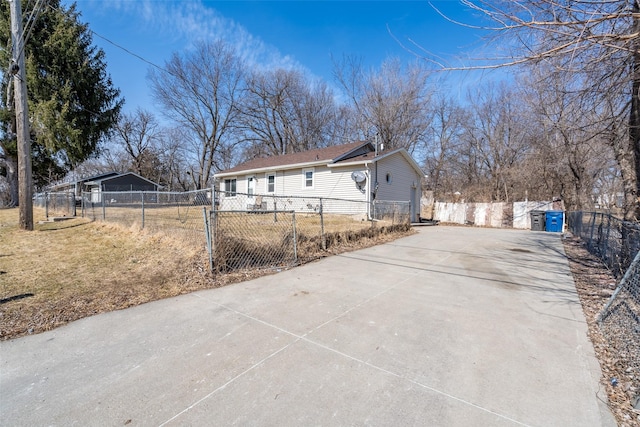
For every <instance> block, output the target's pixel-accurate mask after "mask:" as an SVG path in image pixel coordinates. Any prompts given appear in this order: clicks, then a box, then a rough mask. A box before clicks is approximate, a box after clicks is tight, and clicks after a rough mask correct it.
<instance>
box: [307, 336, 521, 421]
mask: <svg viewBox="0 0 640 427" xmlns="http://www.w3.org/2000/svg"><path fill="white" fill-rule="evenodd" d="M300 338H301V340H303V341H306V342H308V343H310V344H314V345H316V346H317V347H320V348H323V349H325V350H327V351H331V352H333V353H335V354H338V355H340V356H342V357H345V358H347V359H351V360H353V361H354V362H358V363H361V364H363V365H365V366H368V367H370V368H373V369H375V370H378V371H380V372H383V373H385V374H387V375H391V376H393V377H396V378H399V379H402V380H405V381H408V382H410V383H411V384H415V385H417V386H419V387H422V388H424V389H427V390H429V391H432V392H434V393H437V394H439V395H441V396H444V397H447V398H449V399H452V400H455V401H457V402H460V403H462V404H465V405H467V406H471V407H472V408H475V409H479V410H481V411H483V412H487V413H489V414H491V415H495V416H496V417H498V418H502V419H504V420H507V421H511V422H513V423H515V424H517V425H520V426H525V427H531V426H529V424H525V423H522V422H520V421H518V420H515V419H513V418H511V417H509V416H507V415H503V414H500V413H498V412H495V411H492V410H491V409H488V408H485V407H483V406H480V405H478V404H475V403H473V402H469V401H468V400H465V399H462V398H460V397H457V396H454V395H452V394H449V393H447V392H445V391H442V390H438V389H436V388H434V387H431V386H428V385H426V384H422V383H421V382H419V381H416V380H412V379H411V378H407V377H405V376H403V375H400V374H398V373H395V372H392V371H389V370H388V369H385V368H382V367H380V366H377V365H374V364H372V363H369V362H367V361H365V360H361V359H358V358H357V357H354V356H351V355H349V354H346V353H343V352H341V351H339V350H336V349H334V348H331V347H328V346H326V345H324V344H322V343H318V342H316V341H313V340H310V339H308V338H306V337H300Z"/></svg>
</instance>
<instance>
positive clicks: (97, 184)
mask: <svg viewBox="0 0 640 427" xmlns="http://www.w3.org/2000/svg"><path fill="white" fill-rule="evenodd" d="M159 188H160V185H159V184H157V183H155V182H153V181H150V180H148V179H146V178H143V177H141V176H140V175H138V174H136V173H133V172H127V173H122V174H120V173H117V172H108V173H103V174H100V175H95V176H91V177H88V178H82V179H79V180H74V181H70V182H65V183H62V184H57V185H52V186H51V187H50V188H49V191H55V192H65V191H66V192H73V193H74V194H75V195H76V196H78V197H79V196H81V195H82V193H83V192H91V201H92V202H94V203H95V202H99V201H100V200H101V199H100V194H101V193H102V192H103V191H108V192H111V191H158V189H159Z"/></svg>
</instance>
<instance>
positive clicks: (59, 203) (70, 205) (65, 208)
mask: <svg viewBox="0 0 640 427" xmlns="http://www.w3.org/2000/svg"><path fill="white" fill-rule="evenodd" d="M33 205H34V206H35V207H39V208H43V209H44V210H45V215H46V217H47V219H48V218H49V217H54V216H64V217H72V216H76V197H75V194H74V193H73V192H68V191H64V192H44V193H36V194H34V196H33Z"/></svg>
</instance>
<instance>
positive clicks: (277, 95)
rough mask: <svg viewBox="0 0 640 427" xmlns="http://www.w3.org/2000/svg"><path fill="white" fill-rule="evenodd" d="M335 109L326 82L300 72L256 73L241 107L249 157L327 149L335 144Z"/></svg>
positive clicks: (252, 77) (279, 70)
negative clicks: (333, 138)
mask: <svg viewBox="0 0 640 427" xmlns="http://www.w3.org/2000/svg"><path fill="white" fill-rule="evenodd" d="M336 111H337V110H336V106H335V103H334V101H333V93H332V92H331V91H330V90H329V88H328V87H327V85H326V84H325V83H323V82H319V81H318V82H309V81H308V79H306V78H305V76H304V75H303V74H302V73H301V72H299V71H297V70H284V69H276V70H273V71H255V72H253V73H252V75H251V77H250V79H248V82H247V89H246V93H245V97H244V98H243V104H242V113H243V114H242V115H243V125H244V129H245V137H246V139H247V140H248V141H249V142H250V143H251V145H250V147H248V150H247V151H246V152H245V153H246V154H247V156H248V157H258V156H261V155H281V154H287V153H293V152H298V151H305V150H310V149H312V148H318V147H324V146H327V145H329V144H331V143H333V141H332V140H331V138H332V136H333V132H332V130H333V127H334V124H333V123H334V120H335V118H336Z"/></svg>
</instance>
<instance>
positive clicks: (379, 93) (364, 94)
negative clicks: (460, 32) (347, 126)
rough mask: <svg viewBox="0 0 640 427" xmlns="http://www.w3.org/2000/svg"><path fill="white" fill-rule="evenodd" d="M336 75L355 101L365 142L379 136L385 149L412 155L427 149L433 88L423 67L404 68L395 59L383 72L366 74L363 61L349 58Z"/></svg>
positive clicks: (383, 65) (381, 68)
mask: <svg viewBox="0 0 640 427" xmlns="http://www.w3.org/2000/svg"><path fill="white" fill-rule="evenodd" d="M334 74H335V76H336V78H337V79H338V81H339V82H340V84H341V85H342V87H343V88H344V89H345V91H346V93H347V94H348V96H349V98H350V100H351V103H352V105H353V108H354V110H355V111H356V114H357V115H358V119H357V121H356V123H355V125H356V126H358V127H359V132H360V134H361V135H362V136H363V137H364V138H365V139H370V140H373V139H374V137H375V136H376V135H377V137H378V138H379V142H381V143H383V144H384V145H385V147H388V148H400V147H402V148H405V149H407V151H409V152H410V153H413V152H414V150H415V149H416V148H417V147H422V146H424V142H425V140H426V138H427V133H428V128H429V123H430V117H429V112H430V99H431V89H430V87H429V85H428V80H427V77H428V76H427V73H426V70H425V69H424V68H423V67H422V66H420V64H418V63H414V64H411V65H410V66H408V67H406V68H403V67H402V65H401V63H400V61H399V60H398V59H395V58H393V59H389V60H387V61H385V62H384V63H383V64H382V66H381V67H380V70H379V71H377V72H376V71H370V72H365V70H363V69H362V66H361V63H360V62H359V61H357V60H355V59H352V58H346V59H344V60H343V62H342V63H339V64H336V65H335V68H334Z"/></svg>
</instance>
